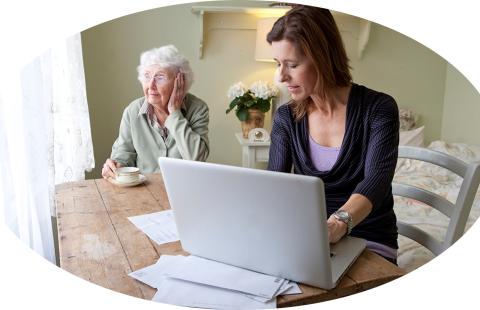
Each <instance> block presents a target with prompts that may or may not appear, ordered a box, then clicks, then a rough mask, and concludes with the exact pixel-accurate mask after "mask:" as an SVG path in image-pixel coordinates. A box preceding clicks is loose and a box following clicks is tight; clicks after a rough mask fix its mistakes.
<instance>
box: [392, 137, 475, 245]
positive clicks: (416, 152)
mask: <svg viewBox="0 0 480 310" xmlns="http://www.w3.org/2000/svg"><path fill="white" fill-rule="evenodd" d="M398 158H410V159H416V160H421V161H425V162H429V163H432V164H434V165H437V166H440V167H443V168H446V169H448V170H450V171H452V172H454V173H456V174H457V175H459V176H460V177H462V178H463V182H462V184H461V186H460V190H459V192H458V196H457V199H456V202H455V204H453V203H451V202H450V201H449V200H447V199H446V198H443V197H442V196H440V195H437V194H435V193H433V192H430V191H427V190H424V189H421V188H418V187H415V186H411V185H406V184H399V183H395V182H393V183H392V189H393V195H396V196H403V197H408V198H412V199H415V200H418V201H421V202H423V203H425V204H427V205H429V206H431V207H433V208H435V209H437V210H438V211H440V212H441V213H443V214H444V215H446V216H447V217H449V218H450V222H449V224H448V227H447V232H446V234H445V238H444V240H443V241H439V240H437V239H436V238H434V237H433V236H431V235H429V234H428V233H427V232H425V231H424V230H422V229H420V228H418V227H416V226H414V225H411V224H408V223H405V222H402V221H397V226H398V233H399V234H401V235H403V236H405V237H407V238H410V239H412V240H414V241H416V242H418V243H420V244H421V245H423V246H424V247H426V248H427V249H429V250H430V251H432V253H433V254H435V255H439V254H440V253H442V252H443V251H445V250H446V249H447V248H448V247H449V246H451V245H452V244H453V243H455V242H456V241H457V240H458V239H459V238H460V237H461V236H462V235H463V233H464V231H465V225H466V223H467V219H468V215H469V213H470V209H471V208H472V203H473V200H474V198H475V194H476V191H477V188H478V185H479V183H480V164H478V163H472V164H468V163H466V162H463V161H461V160H460V159H458V158H455V157H453V156H451V155H448V154H445V153H441V152H438V151H434V150H430V149H426V148H420V147H412V146H399V148H398Z"/></svg>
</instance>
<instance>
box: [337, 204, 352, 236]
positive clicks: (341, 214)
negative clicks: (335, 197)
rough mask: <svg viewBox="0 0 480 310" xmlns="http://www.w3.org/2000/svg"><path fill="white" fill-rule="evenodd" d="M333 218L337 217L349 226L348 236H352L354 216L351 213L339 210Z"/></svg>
mask: <svg viewBox="0 0 480 310" xmlns="http://www.w3.org/2000/svg"><path fill="white" fill-rule="evenodd" d="M333 216H335V218H336V219H337V220H339V221H341V222H344V223H345V224H347V235H350V232H351V231H352V228H353V222H352V216H351V215H350V213H348V212H347V211H344V210H337V211H335V213H333Z"/></svg>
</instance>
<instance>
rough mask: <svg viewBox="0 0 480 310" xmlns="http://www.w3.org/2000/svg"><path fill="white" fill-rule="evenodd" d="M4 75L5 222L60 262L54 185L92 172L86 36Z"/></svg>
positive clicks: (1, 187)
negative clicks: (53, 218)
mask: <svg viewBox="0 0 480 310" xmlns="http://www.w3.org/2000/svg"><path fill="white" fill-rule="evenodd" d="M6 74H7V73H6V72H3V73H1V72H0V75H3V76H1V90H0V148H1V152H0V219H1V220H2V222H3V223H5V224H6V225H7V226H8V227H9V228H10V229H11V230H12V231H13V232H14V233H15V234H16V235H17V236H18V237H19V238H20V239H21V240H22V241H24V242H25V243H27V244H28V245H29V246H30V247H31V248H32V249H33V250H35V251H36V252H37V253H38V254H40V255H42V256H43V257H45V258H46V259H48V260H50V261H51V262H55V250H54V243H53V234H52V224H51V217H50V216H51V215H52V216H54V215H55V201H54V193H55V184H59V183H63V182H69V181H76V180H81V179H84V178H85V170H90V169H92V168H93V167H94V159H93V148H92V139H91V133H90V119H89V114H88V105H87V98H86V91H85V77H84V71H83V60H82V49H81V40H80V34H77V35H75V36H73V37H71V38H68V39H67V40H65V41H64V42H62V43H61V44H58V45H57V46H55V47H53V48H51V49H50V50H48V51H47V52H45V53H44V54H43V55H41V56H40V57H38V58H36V59H35V60H34V61H33V62H32V63H30V64H28V65H27V66H26V67H24V68H23V69H22V70H21V71H20V72H8V76H7V75H6Z"/></svg>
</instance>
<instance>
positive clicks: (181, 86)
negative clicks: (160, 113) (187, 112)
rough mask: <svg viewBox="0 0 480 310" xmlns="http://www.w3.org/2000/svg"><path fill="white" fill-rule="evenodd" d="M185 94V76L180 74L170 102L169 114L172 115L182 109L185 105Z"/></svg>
mask: <svg viewBox="0 0 480 310" xmlns="http://www.w3.org/2000/svg"><path fill="white" fill-rule="evenodd" d="M185 94H186V92H185V74H183V73H182V72H179V73H177V76H176V77H175V81H174V84H173V90H172V94H171V95H170V100H169V101H168V113H172V112H174V111H176V110H178V109H180V107H181V106H182V104H183V99H184V98H185Z"/></svg>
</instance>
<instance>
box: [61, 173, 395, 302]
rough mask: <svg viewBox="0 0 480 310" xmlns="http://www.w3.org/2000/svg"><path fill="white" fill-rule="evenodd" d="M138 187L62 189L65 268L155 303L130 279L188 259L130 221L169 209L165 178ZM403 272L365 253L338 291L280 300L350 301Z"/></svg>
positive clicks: (101, 183)
mask: <svg viewBox="0 0 480 310" xmlns="http://www.w3.org/2000/svg"><path fill="white" fill-rule="evenodd" d="M147 178H148V181H147V182H146V183H145V184H143V185H139V186H136V187H129V188H120V187H117V186H115V185H113V184H110V183H109V182H107V181H105V180H103V179H98V180H87V181H81V182H73V183H66V184H62V185H58V186H57V187H56V204H57V225H58V239H59V251H60V266H61V268H63V269H65V270H67V271H69V272H71V273H73V274H75V275H77V276H79V277H81V278H83V279H85V280H88V281H91V282H93V283H96V284H98V285H101V286H103V287H106V288H109V289H111V290H114V291H117V292H121V293H124V294H128V295H131V296H135V297H139V298H144V299H152V297H153V295H154V294H155V292H156V289H153V288H151V287H149V286H147V285H145V284H143V283H141V282H139V281H136V280H134V279H133V278H131V277H129V276H128V273H130V272H132V271H135V270H137V269H140V268H143V267H146V266H149V265H152V264H154V263H155V262H156V261H157V259H158V258H159V257H160V256H161V255H163V254H168V255H178V254H184V255H187V254H188V253H186V252H185V251H183V250H182V247H181V245H180V242H178V241H177V242H172V243H167V244H163V245H157V244H156V243H155V242H153V241H151V240H150V239H149V238H148V237H147V236H146V235H145V234H144V233H143V232H141V231H140V230H139V229H137V228H136V227H135V226H134V225H133V224H132V223H131V222H130V221H129V220H128V219H127V217H129V216H135V215H141V214H146V213H151V212H157V211H161V210H166V209H169V208H170V206H169V203H168V198H167V194H166V192H165V187H164V184H163V180H162V177H161V175H158V174H153V175H147ZM403 274H404V272H403V271H402V270H401V269H400V268H398V267H397V266H395V265H393V264H391V263H390V262H388V261H386V260H385V259H383V258H382V257H380V256H378V255H376V254H374V253H372V252H370V251H368V250H365V251H364V252H363V253H362V254H361V256H360V257H359V258H358V260H357V261H356V262H355V263H354V264H353V266H352V267H351V268H350V270H349V271H348V272H347V274H346V275H345V276H344V277H343V279H342V280H341V281H340V283H339V285H338V286H337V287H336V288H335V289H333V290H329V291H326V290H322V289H318V288H315V287H311V286H307V285H300V287H301V289H302V292H303V293H302V294H299V295H288V296H280V297H278V298H277V305H278V307H289V306H296V305H303V304H309V303H315V302H320V301H325V300H329V299H333V298H338V297H342V296H347V295H350V294H354V293H357V292H360V291H364V290H367V289H370V288H373V287H375V286H378V285H381V284H384V283H386V282H389V281H391V280H393V279H396V278H398V277H400V276H401V275H403Z"/></svg>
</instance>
